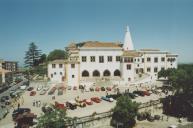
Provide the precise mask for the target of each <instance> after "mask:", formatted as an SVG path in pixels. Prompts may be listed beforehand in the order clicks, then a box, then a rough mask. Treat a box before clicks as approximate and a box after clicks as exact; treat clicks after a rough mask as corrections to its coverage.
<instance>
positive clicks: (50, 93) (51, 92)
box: [48, 87, 56, 95]
mask: <svg viewBox="0 0 193 128" xmlns="http://www.w3.org/2000/svg"><path fill="white" fill-rule="evenodd" d="M55 91H56V87H53V88H52V89H51V90H50V91H49V92H48V95H53V94H54V93H55Z"/></svg>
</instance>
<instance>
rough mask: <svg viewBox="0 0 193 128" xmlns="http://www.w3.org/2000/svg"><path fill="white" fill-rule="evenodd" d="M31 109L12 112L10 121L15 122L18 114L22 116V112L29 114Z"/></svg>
mask: <svg viewBox="0 0 193 128" xmlns="http://www.w3.org/2000/svg"><path fill="white" fill-rule="evenodd" d="M30 111H31V109H29V108H18V109H16V110H14V111H13V113H12V119H13V120H15V119H16V118H17V116H18V115H19V114H23V113H24V112H27V113H30Z"/></svg>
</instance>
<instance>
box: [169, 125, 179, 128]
mask: <svg viewBox="0 0 193 128" xmlns="http://www.w3.org/2000/svg"><path fill="white" fill-rule="evenodd" d="M168 128H177V126H176V125H170V126H168Z"/></svg>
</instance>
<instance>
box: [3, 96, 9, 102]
mask: <svg viewBox="0 0 193 128" xmlns="http://www.w3.org/2000/svg"><path fill="white" fill-rule="evenodd" d="M7 100H9V96H2V97H1V102H5V101H7Z"/></svg>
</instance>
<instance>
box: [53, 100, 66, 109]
mask: <svg viewBox="0 0 193 128" xmlns="http://www.w3.org/2000/svg"><path fill="white" fill-rule="evenodd" d="M55 107H56V108H57V109H64V110H65V109H66V106H65V105H64V104H61V103H58V102H57V101H55Z"/></svg>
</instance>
